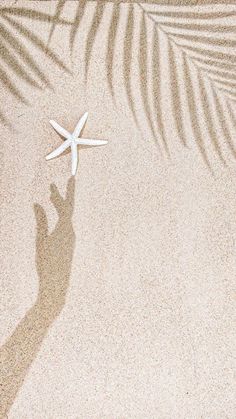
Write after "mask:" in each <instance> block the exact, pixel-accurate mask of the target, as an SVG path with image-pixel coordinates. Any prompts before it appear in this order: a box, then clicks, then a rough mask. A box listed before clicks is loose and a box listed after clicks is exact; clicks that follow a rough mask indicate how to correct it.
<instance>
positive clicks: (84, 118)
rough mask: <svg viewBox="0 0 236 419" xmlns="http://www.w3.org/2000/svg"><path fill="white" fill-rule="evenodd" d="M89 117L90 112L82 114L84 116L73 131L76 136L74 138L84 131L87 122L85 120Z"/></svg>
mask: <svg viewBox="0 0 236 419" xmlns="http://www.w3.org/2000/svg"><path fill="white" fill-rule="evenodd" d="M87 118H88V112H86V113H85V114H84V115H83V116H82V118H80V120H79V122H78V124H77V125H76V127H75V129H74V132H73V137H74V138H77V137H78V136H79V135H80V133H81V131H82V129H83V127H84V124H85V122H86V121H87Z"/></svg>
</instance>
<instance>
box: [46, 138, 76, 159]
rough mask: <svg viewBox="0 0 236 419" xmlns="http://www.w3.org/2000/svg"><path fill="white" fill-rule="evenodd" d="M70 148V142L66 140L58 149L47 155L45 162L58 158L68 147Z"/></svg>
mask: <svg viewBox="0 0 236 419" xmlns="http://www.w3.org/2000/svg"><path fill="white" fill-rule="evenodd" d="M69 146H70V140H66V141H65V142H64V143H63V144H62V145H60V147H58V148H56V150H54V151H52V153H50V154H48V155H47V157H46V160H51V159H54V157H57V156H59V155H60V154H62V153H63V151H65V150H66V149H67V148H68V147H69Z"/></svg>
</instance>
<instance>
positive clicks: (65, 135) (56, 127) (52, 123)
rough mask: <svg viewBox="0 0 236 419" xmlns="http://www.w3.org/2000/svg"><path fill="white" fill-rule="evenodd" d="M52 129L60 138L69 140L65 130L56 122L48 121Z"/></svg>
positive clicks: (69, 135)
mask: <svg viewBox="0 0 236 419" xmlns="http://www.w3.org/2000/svg"><path fill="white" fill-rule="evenodd" d="M49 122H50V124H51V125H52V126H53V128H54V129H55V130H56V131H57V132H58V134H60V135H62V137H64V138H67V139H69V138H70V137H71V134H70V133H69V132H68V131H67V130H66V129H65V128H62V127H61V125H59V124H58V123H57V122H56V121H53V120H51V121H49Z"/></svg>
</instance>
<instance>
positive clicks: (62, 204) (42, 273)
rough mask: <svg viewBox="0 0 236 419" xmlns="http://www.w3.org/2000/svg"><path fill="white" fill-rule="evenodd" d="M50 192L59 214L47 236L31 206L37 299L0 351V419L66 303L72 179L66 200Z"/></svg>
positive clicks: (41, 216)
mask: <svg viewBox="0 0 236 419" xmlns="http://www.w3.org/2000/svg"><path fill="white" fill-rule="evenodd" d="M50 189H51V197H50V199H51V202H52V204H53V205H54V206H55V208H56V210H57V213H58V221H57V224H56V226H55V229H54V230H53V231H52V232H51V233H50V234H49V232H48V223H47V216H46V213H45V210H44V209H43V208H42V207H41V205H39V204H35V205H34V212H35V218H36V226H37V227H36V228H37V231H36V267H37V272H38V276H39V291H38V296H37V299H36V302H35V304H34V305H33V306H32V307H31V308H30V310H29V311H28V312H27V313H26V315H25V316H24V318H23V319H22V320H21V321H20V323H19V324H18V326H17V327H16V329H15V330H14V332H13V334H12V335H11V336H10V337H9V339H8V340H7V341H6V343H5V344H4V345H3V346H2V347H1V348H0V418H4V417H6V416H7V413H8V412H9V410H10V408H11V406H12V404H13V402H14V399H15V397H16V395H17V393H18V391H19V389H20V388H21V386H22V384H23V382H24V379H25V376H26V374H27V371H28V369H29V367H30V365H31V364H32V362H33V361H34V359H35V358H36V356H37V353H38V351H39V349H40V346H41V343H42V341H43V339H44V338H45V336H46V335H47V332H48V329H49V327H50V326H51V325H52V323H53V322H54V321H55V319H56V318H57V316H58V315H59V314H60V312H61V311H62V309H63V307H64V305H65V301H66V294H67V290H68V286H69V280H70V273H71V265H72V258H73V253H74V247H75V234H74V230H73V225H72V215H73V209H74V189H75V181H74V178H70V179H69V181H68V184H67V191H66V199H63V198H62V196H61V195H60V193H59V191H58V189H57V187H56V186H55V185H54V184H52V185H51V187H50Z"/></svg>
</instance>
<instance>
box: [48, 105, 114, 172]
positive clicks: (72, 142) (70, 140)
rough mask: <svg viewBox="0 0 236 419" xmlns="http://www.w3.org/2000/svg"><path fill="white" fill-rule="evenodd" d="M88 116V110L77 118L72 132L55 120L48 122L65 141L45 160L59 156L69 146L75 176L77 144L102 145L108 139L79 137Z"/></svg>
mask: <svg viewBox="0 0 236 419" xmlns="http://www.w3.org/2000/svg"><path fill="white" fill-rule="evenodd" d="M87 118H88V112H86V113H85V114H84V115H83V116H82V118H81V119H80V120H79V122H78V124H77V125H76V127H75V130H74V132H73V133H72V134H70V133H69V132H68V131H67V130H65V129H64V128H62V127H61V126H60V125H59V124H58V123H57V122H55V121H50V124H51V125H52V126H53V128H54V129H55V130H56V131H57V132H58V133H59V134H60V135H62V136H63V137H64V138H66V141H65V142H64V143H63V144H62V145H60V147H58V148H57V149H56V150H54V151H53V152H52V153H50V154H48V155H47V157H46V160H50V159H53V158H54V157H57V156H59V155H60V154H62V153H63V152H64V151H65V150H66V149H67V148H69V147H70V148H71V153H72V175H73V176H75V174H76V170H77V165H78V152H77V145H79V144H81V145H88V146H96V145H104V144H107V142H108V141H106V140H93V139H88V138H79V135H80V133H81V131H82V129H83V127H84V125H85V122H86V120H87Z"/></svg>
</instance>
